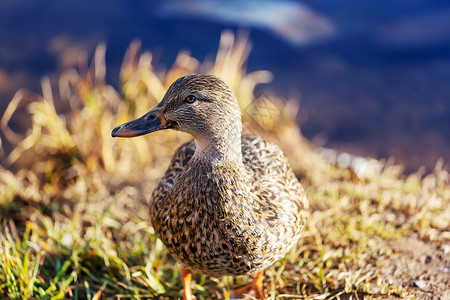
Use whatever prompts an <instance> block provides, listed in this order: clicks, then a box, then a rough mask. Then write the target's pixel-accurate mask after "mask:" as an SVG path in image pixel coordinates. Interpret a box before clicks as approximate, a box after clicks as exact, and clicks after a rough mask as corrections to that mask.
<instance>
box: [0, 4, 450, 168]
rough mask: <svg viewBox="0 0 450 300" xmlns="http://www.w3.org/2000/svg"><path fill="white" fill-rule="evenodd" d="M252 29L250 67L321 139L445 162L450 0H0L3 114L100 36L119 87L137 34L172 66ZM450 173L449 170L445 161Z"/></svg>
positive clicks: (411, 163) (344, 147)
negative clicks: (265, 74)
mask: <svg viewBox="0 0 450 300" xmlns="http://www.w3.org/2000/svg"><path fill="white" fill-rule="evenodd" d="M241 28H244V29H246V30H249V31H250V40H251V41H252V44H253V47H252V52H251V54H250V59H249V62H248V69H249V71H253V70H260V69H265V70H269V71H271V72H272V73H273V74H274V81H273V82H272V83H270V84H267V85H265V86H262V87H261V88H260V90H261V89H262V90H264V89H270V90H272V91H274V92H275V94H276V95H278V96H280V97H284V98H287V97H289V96H290V95H292V94H296V95H297V97H298V98H299V99H300V101H301V113H300V116H299V118H298V122H299V124H300V125H301V128H302V132H303V134H304V135H305V136H306V137H307V138H308V139H310V140H312V141H313V142H314V143H316V144H319V145H325V146H327V147H331V148H335V149H338V150H340V151H347V152H350V153H353V154H356V155H361V156H372V157H375V158H385V157H390V156H394V157H396V161H397V162H400V163H403V164H405V165H406V167H407V171H413V170H415V169H417V168H418V167H419V166H420V165H426V166H427V167H428V169H430V168H432V167H433V166H434V164H435V163H436V160H437V159H438V158H439V157H444V158H445V159H446V161H450V151H449V149H450V2H449V1H436V0H435V1H433V0H398V1H387V0H380V1H356V0H349V1H339V2H338V1H324V0H314V1H313V0H310V1H301V2H300V1H206V0H195V1H192V0H191V1H183V2H181V1H137V0H135V1H129V0H116V1H106V0H100V1H95V2H92V1H87V0H79V1H32V2H31V1H24V0H3V1H2V2H0V113H2V112H3V111H4V109H5V107H6V105H7V103H8V102H9V100H10V99H11V97H12V95H13V94H14V92H15V91H16V90H17V89H18V88H20V87H26V88H29V89H32V90H35V91H39V90H40V79H41V77H42V76H44V75H47V74H57V73H58V72H60V71H61V70H62V69H64V64H65V62H64V61H63V60H61V57H62V56H61V52H62V51H64V50H67V49H73V48H76V49H80V48H81V49H87V50H88V51H89V52H90V53H92V52H93V49H94V48H95V46H96V45H97V44H98V43H100V42H105V43H106V44H107V46H108V50H107V68H108V70H107V74H108V81H109V82H110V83H111V84H113V85H115V86H117V83H118V71H119V67H120V63H121V61H122V58H123V55H124V53H125V50H126V48H127V47H128V45H129V43H130V42H131V41H132V40H133V39H134V38H139V39H141V40H142V45H143V49H144V50H150V51H153V52H154V53H155V55H156V57H157V59H158V61H159V63H160V65H166V66H170V65H171V64H172V62H173V61H174V59H175V57H176V55H177V53H178V52H179V51H180V50H185V49H188V50H190V52H191V53H192V55H193V56H194V57H196V58H198V59H200V60H203V59H204V58H205V57H211V56H213V55H215V53H216V50H217V47H218V43H219V38H220V34H221V32H222V31H223V30H224V29H231V30H233V31H236V30H239V29H241ZM447 168H448V166H447Z"/></svg>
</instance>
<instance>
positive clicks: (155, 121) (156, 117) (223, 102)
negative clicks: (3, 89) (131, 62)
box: [113, 75, 308, 298]
mask: <svg viewBox="0 0 450 300" xmlns="http://www.w3.org/2000/svg"><path fill="white" fill-rule="evenodd" d="M165 128H175V129H178V130H181V131H185V132H188V133H190V134H191V135H192V136H193V137H194V140H193V141H190V142H188V143H186V144H184V145H183V146H181V147H180V148H179V149H178V151H177V152H176V154H175V155H174V157H173V159H172V162H171V163H170V166H169V168H168V170H167V171H166V173H165V175H164V177H163V178H162V179H161V181H160V183H159V185H158V187H157V188H156V189H155V190H154V192H153V194H152V197H151V201H150V214H151V220H152V224H153V227H154V229H155V232H156V234H157V235H158V237H159V238H160V239H161V240H162V242H163V243H164V244H165V245H166V247H167V249H168V250H169V252H170V253H171V254H172V255H173V256H175V257H176V258H177V259H178V260H179V261H180V262H181V263H182V264H183V265H184V266H185V267H187V268H188V269H191V270H194V271H198V272H201V273H205V274H209V275H213V276H222V275H245V274H249V275H251V274H256V273H258V272H261V271H262V270H264V269H266V268H267V267H269V266H270V265H271V264H272V263H273V262H275V261H276V260H278V259H280V258H281V257H283V256H284V255H285V254H286V252H287V251H288V250H289V249H290V248H291V247H292V246H293V245H294V244H296V242H297V240H298V239H299V237H300V234H301V232H302V231H303V229H304V227H305V221H306V217H307V206H308V202H307V199H306V196H305V193H304V191H303V189H302V187H301V185H300V183H299V182H298V180H297V178H296V177H295V175H294V173H293V171H292V169H291V168H290V166H289V165H288V162H287V159H286V157H285V156H284V154H283V153H282V151H281V150H280V149H279V148H278V147H277V146H275V145H274V144H272V143H269V142H266V141H264V140H262V139H261V138H259V137H257V136H251V135H245V134H244V135H243V134H241V130H242V123H241V112H240V109H239V106H238V103H237V100H236V97H235V96H234V94H233V93H232V92H231V90H230V88H229V87H228V86H227V85H226V84H225V83H224V82H223V81H222V80H220V79H219V78H217V77H214V76H211V75H188V76H185V77H182V78H180V79H178V80H177V81H175V82H174V83H173V84H172V85H171V87H170V88H169V90H168V91H167V93H166V95H165V96H164V99H163V100H162V101H161V102H160V103H159V104H158V105H157V107H155V109H153V110H152V111H150V112H149V113H148V114H146V115H145V116H143V117H142V118H140V119H137V120H135V121H132V122H129V123H127V124H124V125H122V126H119V127H117V128H116V129H114V131H113V136H126V137H130V136H137V135H141V134H145V133H148V132H152V131H155V130H160V129H165ZM260 274H261V276H262V273H260ZM258 277H260V276H258ZM260 288H261V287H260ZM189 292H190V291H186V288H185V293H189ZM262 297H263V294H262V292H261V293H260V298H262Z"/></svg>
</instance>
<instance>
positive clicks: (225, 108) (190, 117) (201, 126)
mask: <svg viewBox="0 0 450 300" xmlns="http://www.w3.org/2000/svg"><path fill="white" fill-rule="evenodd" d="M168 128H173V129H177V130H180V131H184V132H187V133H189V134H191V135H192V136H193V137H194V139H195V141H196V143H197V148H199V147H200V148H205V147H207V146H213V147H217V146H219V147H220V146H221V145H219V144H223V143H225V144H226V143H229V142H230V139H235V138H234V137H236V138H238V139H239V141H240V138H241V137H240V134H241V129H242V123H241V111H240V109H239V105H238V102H237V100H236V96H235V95H234V94H233V92H232V91H231V89H230V88H229V87H228V85H227V84H226V83H225V82H223V81H222V80H221V79H219V78H217V77H215V76H213V75H201V74H194V75H187V76H184V77H181V78H179V79H177V80H176V81H175V82H174V83H173V84H172V85H171V86H170V87H169V89H168V90H167V92H166V94H165V95H164V98H163V99H162V101H161V102H160V103H159V104H158V105H157V106H156V107H155V108H153V109H152V110H151V111H149V112H148V113H146V114H145V115H143V116H142V117H140V118H139V119H136V120H134V121H131V122H128V123H125V124H123V125H120V126H118V127H116V128H114V130H113V131H112V136H113V137H135V136H140V135H144V134H147V133H150V132H154V131H158V130H162V129H168ZM216 144H217V145H216ZM222 146H224V145H222Z"/></svg>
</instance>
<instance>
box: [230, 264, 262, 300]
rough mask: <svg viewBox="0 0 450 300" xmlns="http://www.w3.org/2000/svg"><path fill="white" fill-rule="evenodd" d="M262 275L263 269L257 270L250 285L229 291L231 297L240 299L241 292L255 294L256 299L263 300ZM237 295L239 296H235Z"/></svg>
mask: <svg viewBox="0 0 450 300" xmlns="http://www.w3.org/2000/svg"><path fill="white" fill-rule="evenodd" d="M263 276H264V270H262V271H259V272H258V274H256V277H255V279H253V282H252V283H251V284H250V285H247V286H244V287H241V288H239V289H237V290H234V291H232V292H231V293H230V295H231V299H241V297H240V296H242V295H243V294H249V295H252V296H253V295H255V296H256V297H257V298H258V299H261V300H264V289H263ZM236 297H239V298H236Z"/></svg>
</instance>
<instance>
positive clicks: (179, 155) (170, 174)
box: [150, 140, 195, 209]
mask: <svg viewBox="0 0 450 300" xmlns="http://www.w3.org/2000/svg"><path fill="white" fill-rule="evenodd" d="M194 152H195V142H194V140H191V141H189V142H187V143H185V144H183V145H182V146H181V147H180V148H178V150H177V151H176V152H175V154H174V155H173V157H172V161H171V162H170V164H169V167H168V168H167V171H166V173H165V174H164V176H163V177H162V178H161V180H160V181H159V184H158V186H157V187H156V188H155V189H154V191H153V193H152V196H151V198H150V209H152V204H153V203H155V201H156V200H157V199H163V198H165V197H166V195H167V193H169V191H170V189H171V188H172V186H173V184H174V183H175V179H176V178H177V177H178V175H179V174H181V172H183V170H184V169H185V167H186V165H187V164H188V162H189V161H190V160H191V157H192V155H194Z"/></svg>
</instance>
